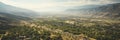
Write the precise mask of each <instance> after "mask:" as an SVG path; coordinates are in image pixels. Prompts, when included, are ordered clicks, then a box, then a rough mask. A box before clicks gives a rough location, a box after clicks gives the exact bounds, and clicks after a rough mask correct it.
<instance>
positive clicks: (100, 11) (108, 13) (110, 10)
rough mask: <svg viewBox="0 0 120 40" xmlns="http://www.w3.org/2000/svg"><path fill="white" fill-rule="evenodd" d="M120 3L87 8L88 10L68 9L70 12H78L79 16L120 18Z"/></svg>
mask: <svg viewBox="0 0 120 40" xmlns="http://www.w3.org/2000/svg"><path fill="white" fill-rule="evenodd" d="M84 7H85V6H84ZM119 10H120V3H114V4H106V5H100V6H97V5H96V6H90V7H89V6H88V7H87V6H86V8H75V9H73V8H72V9H68V10H67V11H68V12H73V13H74V12H76V13H77V14H92V16H102V17H113V18H115V17H120V11H119Z"/></svg>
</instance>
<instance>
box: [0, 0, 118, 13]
mask: <svg viewBox="0 0 120 40" xmlns="http://www.w3.org/2000/svg"><path fill="white" fill-rule="evenodd" d="M0 2H3V3H5V4H9V5H13V6H17V7H21V8H26V9H30V10H34V11H62V10H64V9H67V8H70V7H74V6H83V5H100V4H111V3H118V2H120V0H0Z"/></svg>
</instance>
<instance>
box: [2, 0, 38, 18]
mask: <svg viewBox="0 0 120 40" xmlns="http://www.w3.org/2000/svg"><path fill="white" fill-rule="evenodd" d="M0 12H2V13H9V14H13V15H18V16H24V17H35V16H38V15H37V13H36V12H34V11H31V10H28V9H23V8H19V7H15V6H11V5H7V4H4V3H2V2H0Z"/></svg>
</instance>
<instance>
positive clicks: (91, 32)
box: [0, 17, 120, 40]
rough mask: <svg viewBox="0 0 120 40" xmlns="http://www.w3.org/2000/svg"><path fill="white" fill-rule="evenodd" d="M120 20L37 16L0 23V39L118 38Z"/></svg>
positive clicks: (73, 39)
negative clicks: (9, 22) (35, 17)
mask: <svg viewBox="0 0 120 40" xmlns="http://www.w3.org/2000/svg"><path fill="white" fill-rule="evenodd" d="M119 24H120V21H119V20H118V19H109V18H81V17H79V18H76V17H73V18H72V17H70V18H66V19H64V18H63V17H56V18H54V17H52V18H49V17H48V18H37V19H34V20H33V21H31V22H26V21H20V23H19V24H17V25H10V24H0V25H1V26H0V39H1V40H120V32H119V31H120V25H119Z"/></svg>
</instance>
